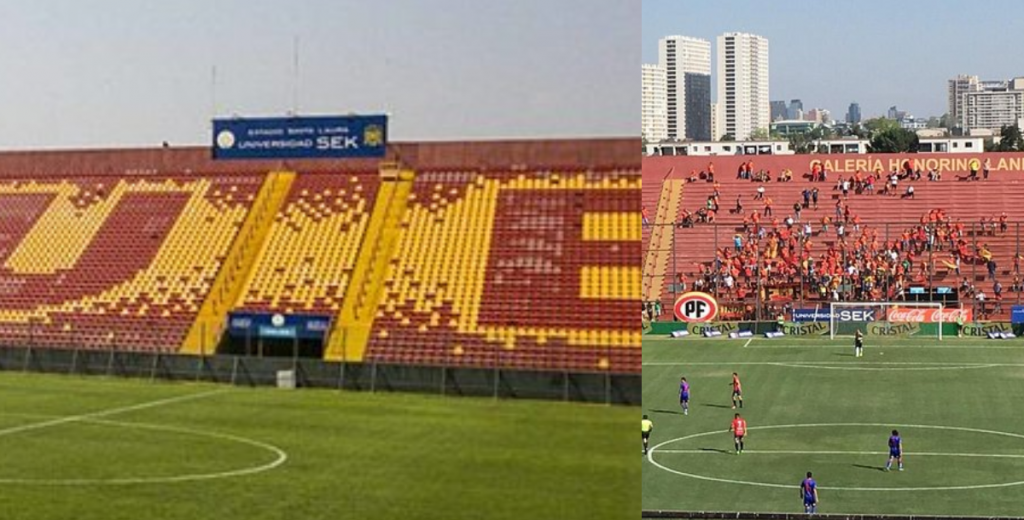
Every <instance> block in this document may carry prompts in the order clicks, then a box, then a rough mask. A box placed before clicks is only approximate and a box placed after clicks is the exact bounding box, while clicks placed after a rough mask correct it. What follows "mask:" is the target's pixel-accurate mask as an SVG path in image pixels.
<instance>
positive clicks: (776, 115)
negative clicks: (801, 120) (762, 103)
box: [771, 101, 787, 121]
mask: <svg viewBox="0 0 1024 520" xmlns="http://www.w3.org/2000/svg"><path fill="white" fill-rule="evenodd" d="M786 112H787V111H786V102H785V101H772V102H771V117H772V121H779V120H781V119H786V115H787V114H786Z"/></svg>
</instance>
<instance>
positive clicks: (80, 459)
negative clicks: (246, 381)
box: [0, 372, 641, 520]
mask: <svg viewBox="0 0 1024 520" xmlns="http://www.w3.org/2000/svg"><path fill="white" fill-rule="evenodd" d="M635 417H636V409H635V408H629V407H609V406H603V405H580V404H566V403H553V402H542V401H514V400H513V401H495V400H493V399H476V398H452V397H449V398H445V397H440V396H420V395H411V394H369V393H353V392H338V391H330V390H300V391H284V390H276V389H271V388H261V389H251V388H232V387H225V386H217V385H209V384H189V383H160V382H157V383H151V382H145V381H137V380H122V379H104V378H81V377H63V376H45V375H30V374H21V373H9V372H0V517H2V518H26V519H33V520H47V519H54V520H56V519H61V520H66V519H69V518H75V519H78V520H90V519H96V520H99V519H102V520H117V519H131V520H138V519H142V518H152V519H160V520H175V519H188V520H203V519H218V520H233V519H246V520H250V519H251V520H260V519H275V520H277V519H282V518H302V519H321V518H323V519H340V518H384V519H445V520H449V519H474V520H475V519H480V518H489V519H517V520H518V519H522V518H566V519H592V518H608V519H619V518H627V517H632V516H635V515H636V511H637V508H638V506H639V502H640V500H639V496H638V495H637V491H636V487H635V486H636V481H637V479H638V478H639V476H640V471H641V470H640V467H639V466H638V465H637V463H636V460H635V459H633V458H632V457H629V456H627V451H628V450H627V448H628V447H629V444H628V443H627V441H628V439H627V438H626V433H627V429H626V427H625V426H626V424H627V423H631V422H633V420H635ZM627 419H629V420H628V421H627Z"/></svg>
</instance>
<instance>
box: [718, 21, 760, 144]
mask: <svg viewBox="0 0 1024 520" xmlns="http://www.w3.org/2000/svg"><path fill="white" fill-rule="evenodd" d="M717 79H718V102H719V103H721V104H722V115H723V118H724V119H723V121H722V125H723V128H724V130H725V133H728V134H732V136H733V137H735V138H736V140H737V141H741V140H743V139H747V138H748V137H750V134H751V132H753V131H754V130H757V129H759V128H763V129H765V130H766V131H767V129H768V124H769V123H770V122H771V108H770V106H769V102H768V39H767V38H764V37H761V36H757V35H754V34H746V33H725V34H723V35H720V36H719V37H718V78H717Z"/></svg>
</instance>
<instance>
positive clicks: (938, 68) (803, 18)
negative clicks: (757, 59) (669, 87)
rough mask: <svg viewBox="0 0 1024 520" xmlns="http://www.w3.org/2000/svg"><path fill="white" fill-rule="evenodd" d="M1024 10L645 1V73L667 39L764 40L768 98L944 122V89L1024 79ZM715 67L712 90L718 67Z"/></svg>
mask: <svg viewBox="0 0 1024 520" xmlns="http://www.w3.org/2000/svg"><path fill="white" fill-rule="evenodd" d="M1022 20H1024V2H1021V1H1019V0H1018V1H1014V0H985V1H968V0H898V1H897V0H884V1H883V0H859V1H845V2H839V1H813V0H779V1H766V0H760V1H753V0H729V1H716V0H685V1H680V0H644V1H643V38H642V41H643V63H657V61H658V39H659V38H661V37H663V36H666V35H669V34H682V35H686V36H695V37H699V38H704V39H707V40H709V41H711V45H712V60H715V56H714V54H715V53H716V49H715V38H716V37H717V36H718V35H719V34H722V33H725V32H731V31H739V32H749V33H754V34H759V35H761V36H764V37H766V38H768V40H769V45H770V72H771V84H770V86H769V89H770V93H771V94H770V97H771V99H772V100H776V99H786V100H789V99H792V98H799V99H802V100H803V102H804V109H805V110H806V109H810V108H813V107H822V108H827V109H829V110H831V111H832V115H833V117H837V118H842V117H843V115H844V114H845V113H846V110H847V107H848V106H849V104H850V102H851V101H858V102H860V106H861V113H862V114H863V115H864V116H865V117H869V116H873V115H881V114H883V113H884V112H885V111H886V110H887V109H888V108H889V107H890V106H892V105H897V106H898V107H899V108H900V109H901V110H908V111H909V112H910V113H912V114H914V115H915V116H918V117H926V116H931V115H936V116H937V115H942V114H943V113H944V112H946V107H947V99H946V96H947V94H946V81H947V80H948V79H949V78H952V77H954V76H956V75H957V74H976V75H979V76H981V79H1010V78H1012V77H1015V76H1024V53H1022V52H1021V49H1022V47H1021V42H1022V34H1024V33H1022V29H1021V27H1022V23H1024V22H1022ZM714 63H716V62H714V61H713V64H712V76H713V78H712V82H714V81H715V79H714V75H715V72H714V71H715V69H714V67H715V65H714Z"/></svg>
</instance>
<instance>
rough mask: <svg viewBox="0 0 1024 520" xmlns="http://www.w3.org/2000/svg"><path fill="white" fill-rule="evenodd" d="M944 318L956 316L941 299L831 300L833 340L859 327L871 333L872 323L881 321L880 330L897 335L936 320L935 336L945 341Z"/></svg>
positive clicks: (831, 335) (830, 330) (830, 325)
mask: <svg viewBox="0 0 1024 520" xmlns="http://www.w3.org/2000/svg"><path fill="white" fill-rule="evenodd" d="M890 317H891V318H892V319H891V320H890V319H889V318H890ZM944 321H953V319H950V316H949V311H945V312H944V311H943V306H942V304H941V303H937V302H862V303H858V302H830V303H829V317H828V331H829V339H836V336H853V335H854V333H855V331H857V330H858V329H859V330H860V331H861V332H862V333H865V334H867V332H868V330H867V328H868V325H869V324H871V323H875V322H877V323H879V324H881V325H880V328H876V329H875V332H876V333H878V334H881V335H894V336H897V335H901V334H911V333H912V332H913V331H914V330H915V329H914V324H922V323H934V324H935V329H936V331H937V333H936V334H935V336H936V338H937V339H938V340H939V341H942V324H943V322H944Z"/></svg>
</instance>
